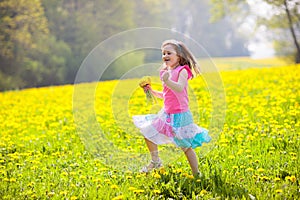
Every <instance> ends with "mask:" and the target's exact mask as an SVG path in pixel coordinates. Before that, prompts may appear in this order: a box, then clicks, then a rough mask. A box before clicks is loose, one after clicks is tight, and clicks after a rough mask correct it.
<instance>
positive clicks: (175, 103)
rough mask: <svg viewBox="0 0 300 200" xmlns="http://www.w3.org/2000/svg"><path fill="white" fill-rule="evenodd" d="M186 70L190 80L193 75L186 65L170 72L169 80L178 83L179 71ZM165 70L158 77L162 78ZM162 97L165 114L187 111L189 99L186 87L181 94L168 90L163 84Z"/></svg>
mask: <svg viewBox="0 0 300 200" xmlns="http://www.w3.org/2000/svg"><path fill="white" fill-rule="evenodd" d="M183 69H186V70H187V73H188V78H187V79H190V78H191V77H192V76H193V74H192V71H191V69H190V68H189V66H188V65H184V66H178V67H176V68H175V69H173V70H171V71H170V73H171V78H170V79H171V80H172V81H174V82H177V81H178V77H179V73H180V72H181V70H183ZM164 72H165V70H161V71H160V77H162V75H163V73H164ZM163 97H164V109H165V112H166V113H169V114H175V113H181V112H186V111H188V110H189V98H188V93H187V85H186V86H185V87H184V89H183V90H182V91H181V92H176V91H173V90H171V89H170V88H168V86H167V85H166V84H165V83H164V84H163Z"/></svg>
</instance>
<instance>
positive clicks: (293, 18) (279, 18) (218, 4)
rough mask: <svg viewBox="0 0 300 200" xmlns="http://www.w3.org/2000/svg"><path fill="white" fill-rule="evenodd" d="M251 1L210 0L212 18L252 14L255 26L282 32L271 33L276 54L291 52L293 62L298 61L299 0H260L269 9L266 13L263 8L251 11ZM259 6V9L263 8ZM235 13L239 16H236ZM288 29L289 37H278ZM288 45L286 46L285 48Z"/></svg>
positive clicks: (242, 17)
mask: <svg viewBox="0 0 300 200" xmlns="http://www.w3.org/2000/svg"><path fill="white" fill-rule="evenodd" d="M249 2H251V1H247V0H226V1H217V0H211V4H212V5H213V7H212V10H211V12H212V14H213V16H214V20H219V19H221V18H223V17H225V16H228V15H231V16H233V17H234V19H235V20H237V21H242V20H241V19H244V18H246V17H247V16H249V15H252V16H253V17H252V18H255V19H256V24H257V26H262V25H264V26H265V27H267V28H268V30H270V31H272V32H274V33H276V32H277V33H278V32H281V33H283V34H273V38H272V39H273V40H274V41H275V44H277V45H276V46H275V47H276V48H275V49H276V50H277V55H286V54H287V53H288V54H293V57H294V62H295V63H300V47H299V37H300V10H299V6H300V2H299V1H296V0H260V2H259V3H260V4H261V5H264V8H265V9H268V10H269V13H268V14H264V15H263V14H261V11H263V10H255V12H251V4H250V3H249ZM264 8H261V9H264ZM237 15H238V16H239V17H237ZM287 31H289V37H288V38H286V37H280V36H281V35H286V34H285V32H287ZM287 47H288V48H287ZM291 47H293V48H292V52H290V50H291Z"/></svg>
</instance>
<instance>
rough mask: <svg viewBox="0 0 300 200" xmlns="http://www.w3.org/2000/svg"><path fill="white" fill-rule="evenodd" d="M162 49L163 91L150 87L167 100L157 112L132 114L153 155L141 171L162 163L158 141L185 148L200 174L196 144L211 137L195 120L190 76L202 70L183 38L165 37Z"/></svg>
mask: <svg viewBox="0 0 300 200" xmlns="http://www.w3.org/2000/svg"><path fill="white" fill-rule="evenodd" d="M161 50H162V60H163V65H162V69H161V70H160V78H161V80H162V82H163V91H162V92H159V91H155V90H152V88H151V87H150V86H149V87H148V89H149V90H150V91H151V93H152V94H153V95H154V96H156V97H158V98H162V99H163V100H164V107H163V109H162V110H161V111H160V112H159V113H158V114H156V115H137V116H133V121H134V124H135V125H136V126H137V127H138V128H139V129H140V131H141V132H142V134H143V135H144V138H145V141H146V145H147V147H148V150H149V152H150V155H151V159H152V160H151V162H150V164H149V165H147V166H145V167H143V169H142V170H141V171H142V172H149V171H151V170H152V169H154V168H159V167H161V166H162V161H161V160H160V158H159V154H158V147H157V145H160V144H166V143H173V144H175V145H176V146H178V147H180V148H181V149H182V150H183V151H184V153H185V155H186V157H187V159H188V161H189V164H190V167H191V169H192V173H193V175H197V174H199V173H200V172H199V170H198V160H197V156H196V154H195V151H194V148H196V147H198V146H201V145H202V143H203V142H209V141H210V140H211V138H210V136H209V135H208V131H207V130H206V129H204V128H201V127H199V126H197V125H196V124H194V122H193V117H192V114H191V112H190V110H189V105H188V103H189V99H188V94H187V87H188V80H189V79H191V78H192V77H193V74H192V69H193V70H194V72H195V73H196V74H200V71H199V68H198V66H197V64H196V60H195V58H194V56H193V54H192V53H191V52H190V50H189V49H188V48H187V47H186V46H185V45H184V44H183V43H182V42H180V41H176V40H166V41H164V42H163V44H162V46H161Z"/></svg>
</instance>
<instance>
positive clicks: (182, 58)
mask: <svg viewBox="0 0 300 200" xmlns="http://www.w3.org/2000/svg"><path fill="white" fill-rule="evenodd" d="M166 45H172V46H173V47H174V49H175V51H176V54H177V56H178V57H179V65H181V66H183V65H188V66H189V68H190V69H191V70H193V71H194V73H195V74H196V75H199V74H200V68H199V66H198V64H197V61H196V59H195V57H194V55H193V54H192V52H191V51H190V50H189V49H188V48H187V46H186V45H185V44H184V43H183V42H181V41H177V40H165V41H164V42H163V43H162V45H161V49H163V47H165V46H166Z"/></svg>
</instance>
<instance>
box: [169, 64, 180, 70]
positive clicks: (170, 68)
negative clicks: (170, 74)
mask: <svg viewBox="0 0 300 200" xmlns="http://www.w3.org/2000/svg"><path fill="white" fill-rule="evenodd" d="M179 66H180V65H179V64H177V65H176V66H175V67H168V68H167V69H168V70H174V69H176V68H177V67H179Z"/></svg>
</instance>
